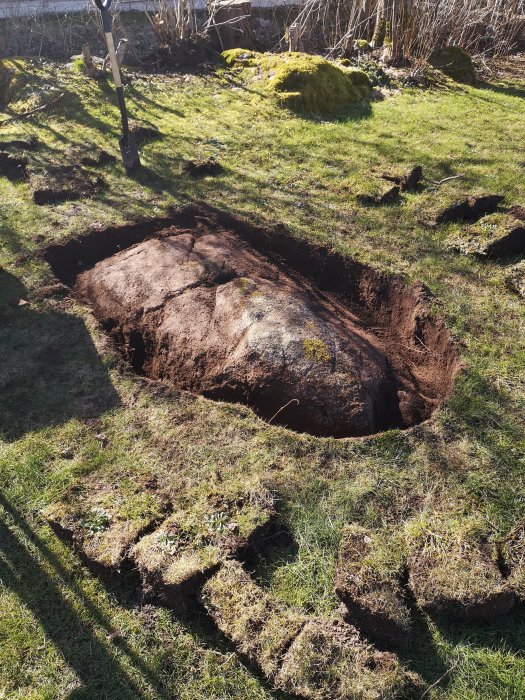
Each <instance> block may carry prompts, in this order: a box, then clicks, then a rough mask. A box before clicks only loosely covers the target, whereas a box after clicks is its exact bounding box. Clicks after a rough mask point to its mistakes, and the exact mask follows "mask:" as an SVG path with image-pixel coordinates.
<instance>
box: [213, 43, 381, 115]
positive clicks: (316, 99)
mask: <svg viewBox="0 0 525 700" xmlns="http://www.w3.org/2000/svg"><path fill="white" fill-rule="evenodd" d="M222 56H223V58H224V60H225V62H226V64H227V65H228V66H230V67H232V68H240V69H243V70H245V71H246V77H247V79H248V80H250V79H252V80H253V81H255V82H260V83H262V85H263V88H264V89H265V90H267V92H269V93H270V94H273V95H274V96H275V97H276V98H277V99H278V101H279V103H280V104H282V105H283V106H284V107H287V108H288V109H291V110H294V111H299V112H314V113H318V114H330V113H336V112H339V111H341V110H343V109H344V108H345V107H348V106H349V105H351V104H354V103H356V102H361V101H363V100H367V99H369V98H370V96H371V93H372V86H371V83H370V79H369V78H368V76H367V75H366V73H364V72H363V71H361V70H358V69H355V68H346V67H345V66H342V65H341V64H336V63H334V62H332V61H328V60H326V59H325V58H322V57H321V56H312V55H310V54H305V53H293V52H292V53H281V54H272V53H257V52H254V51H245V50H244V49H232V50H230V51H225V52H224V53H223V54H222Z"/></svg>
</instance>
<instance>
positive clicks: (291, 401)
mask: <svg viewBox="0 0 525 700" xmlns="http://www.w3.org/2000/svg"><path fill="white" fill-rule="evenodd" d="M294 402H295V403H297V404H298V403H299V399H290V401H288V403H285V404H284V406H281V408H280V409H279V410H278V411H277V413H274V414H273V416H272V417H271V418H270V420H269V421H268V423H271V422H272V421H273V419H274V418H277V416H278V415H279V413H281V412H282V411H284V409H285V408H288V406H289V405H290V404H291V403H294Z"/></svg>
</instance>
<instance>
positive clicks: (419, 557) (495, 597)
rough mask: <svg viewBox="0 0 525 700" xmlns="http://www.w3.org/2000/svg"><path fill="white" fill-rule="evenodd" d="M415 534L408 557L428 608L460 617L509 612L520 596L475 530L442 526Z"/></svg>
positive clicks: (412, 581) (418, 594) (484, 618)
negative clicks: (513, 589) (451, 528)
mask: <svg viewBox="0 0 525 700" xmlns="http://www.w3.org/2000/svg"><path fill="white" fill-rule="evenodd" d="M432 527H433V531H428V530H426V531H423V532H422V533H420V534H419V535H418V537H416V540H415V543H414V544H415V546H414V548H413V549H412V553H411V554H410V556H409V558H408V570H409V585H410V588H411V589H412V592H413V594H414V596H415V599H416V602H417V604H418V606H419V607H420V608H421V609H422V610H425V611H426V612H430V613H434V614H439V615H444V616H446V617H449V618H452V619H456V620H468V621H478V622H480V621H481V622H490V621H493V620H497V619H498V618H499V617H501V616H502V615H504V614H506V613H507V612H508V611H509V610H510V609H511V608H512V607H513V605H514V603H515V595H514V593H513V591H512V589H511V587H510V585H509V582H508V581H506V580H505V578H504V576H503V575H502V572H501V571H500V569H499V567H498V563H497V561H496V555H495V552H494V551H493V548H492V547H491V546H490V544H489V543H488V542H487V541H486V540H485V539H484V538H483V537H482V536H481V535H476V534H471V535H466V534H463V533H461V532H456V531H453V530H450V529H449V528H446V529H441V528H440V523H439V520H437V521H436V522H434V523H432Z"/></svg>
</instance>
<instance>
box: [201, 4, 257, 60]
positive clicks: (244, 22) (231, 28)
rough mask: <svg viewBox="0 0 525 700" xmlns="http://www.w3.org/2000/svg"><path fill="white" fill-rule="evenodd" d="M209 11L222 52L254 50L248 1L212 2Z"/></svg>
mask: <svg viewBox="0 0 525 700" xmlns="http://www.w3.org/2000/svg"><path fill="white" fill-rule="evenodd" d="M210 11H211V16H212V18H213V21H212V23H211V26H212V27H213V26H214V27H215V29H216V31H217V35H218V37H219V42H220V44H221V49H222V50H223V51H225V50H226V49H253V48H254V46H255V35H254V33H253V29H252V4H251V1H250V0H213V2H212V3H211V6H210Z"/></svg>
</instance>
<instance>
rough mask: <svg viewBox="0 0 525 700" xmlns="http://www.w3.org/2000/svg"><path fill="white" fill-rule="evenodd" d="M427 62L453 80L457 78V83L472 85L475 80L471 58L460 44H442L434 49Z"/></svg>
mask: <svg viewBox="0 0 525 700" xmlns="http://www.w3.org/2000/svg"><path fill="white" fill-rule="evenodd" d="M429 63H430V65H431V66H433V67H434V68H437V69H438V70H440V71H442V72H443V73H445V75H448V76H449V77H450V78H452V79H453V80H457V82H458V83H467V84H468V85H474V84H475V82H476V71H475V70H474V64H473V62H472V59H471V57H470V56H469V55H468V53H467V52H466V51H465V50H464V49H462V48H461V46H444V47H442V48H440V49H435V50H434V51H433V52H432V54H431V56H430V58H429Z"/></svg>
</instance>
